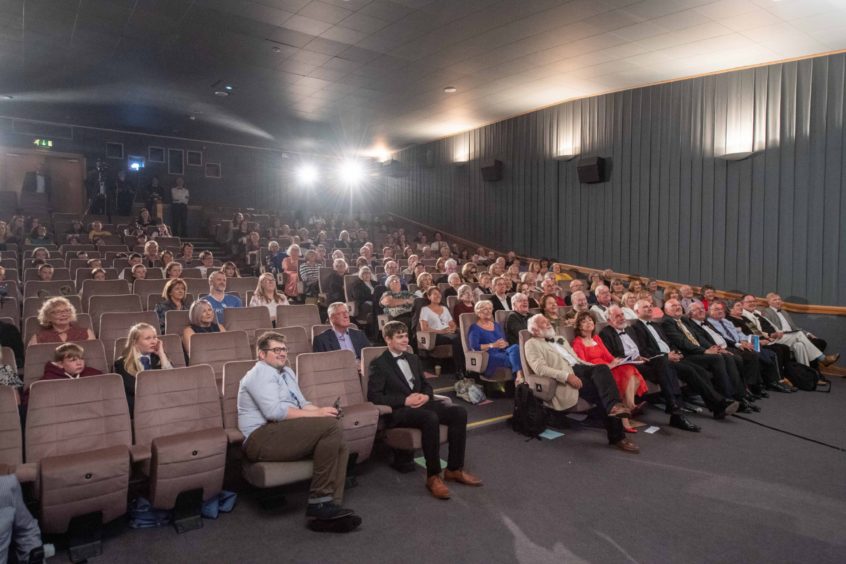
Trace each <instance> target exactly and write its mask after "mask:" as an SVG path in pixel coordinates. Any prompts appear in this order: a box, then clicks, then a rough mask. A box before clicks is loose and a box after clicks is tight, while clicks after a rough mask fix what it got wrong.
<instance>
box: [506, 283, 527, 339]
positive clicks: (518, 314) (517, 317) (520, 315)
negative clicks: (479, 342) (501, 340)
mask: <svg viewBox="0 0 846 564" xmlns="http://www.w3.org/2000/svg"><path fill="white" fill-rule="evenodd" d="M511 305H512V307H513V308H514V311H512V312H511V313H509V314H508V317H507V318H505V338H506V340H507V341H508V344H509V345H516V344H519V343H520V331H522V330H524V329H527V330H528V328H529V297H528V296H527V295H526V294H522V293H519V292H518V293H516V294H514V295H513V296H511Z"/></svg>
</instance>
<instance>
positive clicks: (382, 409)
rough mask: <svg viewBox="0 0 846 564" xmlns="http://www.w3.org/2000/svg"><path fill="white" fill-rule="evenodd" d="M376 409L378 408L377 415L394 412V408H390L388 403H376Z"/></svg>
mask: <svg viewBox="0 0 846 564" xmlns="http://www.w3.org/2000/svg"><path fill="white" fill-rule="evenodd" d="M376 409H378V410H379V417H381V416H383V415H390V414H391V413H393V412H394V408H392V407H391V406H390V405H379V404H376Z"/></svg>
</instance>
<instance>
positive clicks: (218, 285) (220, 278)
mask: <svg viewBox="0 0 846 564" xmlns="http://www.w3.org/2000/svg"><path fill="white" fill-rule="evenodd" d="M226 278H227V276H226V274H224V273H223V272H222V271H220V270H219V271H217V272H213V273H211V274H210V275H209V294H208V295H207V296H206V298H205V299H206V301H207V302H208V303H209V304H210V305H211V307H212V309H213V310H214V314H215V317H216V318H217V322H218V323H223V310H224V309H226V308H227V307H242V305H243V304H242V303H241V298H239V297H238V296H232V295H230V294H227V293H226Z"/></svg>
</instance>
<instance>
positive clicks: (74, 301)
mask: <svg viewBox="0 0 846 564" xmlns="http://www.w3.org/2000/svg"><path fill="white" fill-rule="evenodd" d="M49 299H50V298H49V297H47V298H39V297H38V296H34V297H31V298H24V304H23V318H24V319H26V318H28V317H33V316H36V315H38V311H39V310H40V309H41V306H42V305H43V304H44V302H46V301H47V300H49ZM65 299H67V300H68V301H69V302H70V304H71V305H72V306H73V307H74V308H75V309H76V312H77V313H79V312H81V311H82V300H81V299H80V297H79V296H78V295H76V294H72V295H69V296H65Z"/></svg>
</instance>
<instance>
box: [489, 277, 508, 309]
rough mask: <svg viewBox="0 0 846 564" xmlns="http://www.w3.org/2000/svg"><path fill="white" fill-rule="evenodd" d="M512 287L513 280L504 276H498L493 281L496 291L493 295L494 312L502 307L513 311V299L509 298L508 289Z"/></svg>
mask: <svg viewBox="0 0 846 564" xmlns="http://www.w3.org/2000/svg"><path fill="white" fill-rule="evenodd" d="M510 288H511V282H510V281H509V280H508V279H507V278H505V277H503V276H497V277H496V278H494V281H493V290H494V293H493V295H492V296H491V303H492V304H493V310H494V313H496V312H497V311H499V310H501V309H507V310H509V311H511V309H512V307H511V300H510V299H509V298H508V290H509V289H510Z"/></svg>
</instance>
